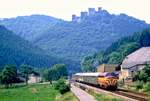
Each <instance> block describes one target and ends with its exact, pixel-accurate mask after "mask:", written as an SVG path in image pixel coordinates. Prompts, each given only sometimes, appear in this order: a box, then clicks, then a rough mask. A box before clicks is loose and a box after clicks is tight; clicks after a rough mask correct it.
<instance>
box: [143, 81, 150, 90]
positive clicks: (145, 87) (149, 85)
mask: <svg viewBox="0 0 150 101" xmlns="http://www.w3.org/2000/svg"><path fill="white" fill-rule="evenodd" d="M144 91H150V82H148V83H146V84H145V85H144Z"/></svg>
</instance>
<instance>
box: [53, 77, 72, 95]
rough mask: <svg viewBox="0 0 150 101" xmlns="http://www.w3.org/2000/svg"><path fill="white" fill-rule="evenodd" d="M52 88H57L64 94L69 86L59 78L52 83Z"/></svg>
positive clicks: (68, 89)
mask: <svg viewBox="0 0 150 101" xmlns="http://www.w3.org/2000/svg"><path fill="white" fill-rule="evenodd" d="M54 88H55V89H56V90H59V92H60V93H61V94H64V93H66V92H68V91H70V86H69V84H66V83H65V80H64V79H59V80H58V81H57V82H56V83H54Z"/></svg>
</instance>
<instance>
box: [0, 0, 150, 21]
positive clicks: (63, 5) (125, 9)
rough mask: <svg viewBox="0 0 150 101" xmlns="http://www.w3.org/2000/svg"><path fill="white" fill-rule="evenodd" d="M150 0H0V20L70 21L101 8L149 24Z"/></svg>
mask: <svg viewBox="0 0 150 101" xmlns="http://www.w3.org/2000/svg"><path fill="white" fill-rule="evenodd" d="M149 4H150V0H0V18H10V17H16V16H23V15H31V14H44V15H50V16H53V17H57V18H61V19H65V20H71V15H72V14H76V15H79V14H80V12H81V11H87V9H88V7H95V8H97V7H102V8H103V9H106V10H108V12H110V13H114V14H119V13H125V14H127V15H130V16H133V17H136V18H138V19H141V20H145V21H146V22H148V23H150V6H149Z"/></svg>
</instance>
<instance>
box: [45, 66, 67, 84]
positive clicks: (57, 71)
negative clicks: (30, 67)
mask: <svg viewBox="0 0 150 101" xmlns="http://www.w3.org/2000/svg"><path fill="white" fill-rule="evenodd" d="M67 76H68V71H67V68H66V66H65V65H64V64H55V65H54V66H52V67H51V68H50V69H46V70H45V71H44V73H43V77H44V78H45V80H47V81H49V82H50V83H52V81H53V80H58V79H60V78H62V77H63V78H66V77H67Z"/></svg>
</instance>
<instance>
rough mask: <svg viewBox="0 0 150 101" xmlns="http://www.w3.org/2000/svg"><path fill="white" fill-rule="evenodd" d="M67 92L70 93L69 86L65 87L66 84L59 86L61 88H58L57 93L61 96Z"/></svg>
mask: <svg viewBox="0 0 150 101" xmlns="http://www.w3.org/2000/svg"><path fill="white" fill-rule="evenodd" d="M68 91H70V87H69V85H67V84H65V85H61V86H60V87H59V92H60V93H61V94H64V93H66V92H68Z"/></svg>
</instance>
